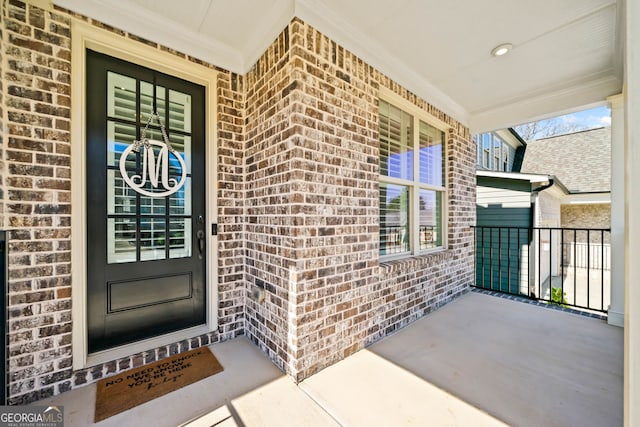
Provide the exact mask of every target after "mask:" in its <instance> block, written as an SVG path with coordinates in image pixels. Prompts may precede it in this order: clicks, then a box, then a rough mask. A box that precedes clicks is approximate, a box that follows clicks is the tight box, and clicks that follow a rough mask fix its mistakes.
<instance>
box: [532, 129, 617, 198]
mask: <svg viewBox="0 0 640 427" xmlns="http://www.w3.org/2000/svg"><path fill="white" fill-rule="evenodd" d="M520 172H522V173H531V174H548V175H555V176H556V177H558V178H559V179H560V180H561V181H562V183H563V184H564V185H565V186H566V187H567V189H568V190H569V192H570V193H572V194H575V193H601V192H610V191H611V128H610V127H604V128H597V129H591V130H586V131H581V132H575V133H571V134H567V135H559V136H554V137H550V138H544V139H537V140H532V141H529V142H527V148H526V151H525V154H524V159H523V161H522V167H521V168H520Z"/></svg>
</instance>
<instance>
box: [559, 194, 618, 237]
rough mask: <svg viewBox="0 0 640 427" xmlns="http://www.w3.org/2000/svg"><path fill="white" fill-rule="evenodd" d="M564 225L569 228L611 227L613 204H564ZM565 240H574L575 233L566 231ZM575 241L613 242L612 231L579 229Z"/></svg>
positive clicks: (562, 210)
mask: <svg viewBox="0 0 640 427" xmlns="http://www.w3.org/2000/svg"><path fill="white" fill-rule="evenodd" d="M561 219H562V227H567V228H590V229H593V228H600V229H602V228H605V229H608V228H611V204H610V203H595V204H588V205H562V207H561ZM565 240H568V241H570V242H572V241H574V236H573V233H570V232H565ZM575 241H576V242H582V243H587V242H588V243H591V244H594V243H595V244H597V243H600V242H604V243H606V244H609V243H610V242H611V233H608V232H605V233H602V232H595V231H594V232H589V233H587V231H584V230H582V231H577V232H576V234H575Z"/></svg>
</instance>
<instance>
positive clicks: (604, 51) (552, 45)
mask: <svg viewBox="0 0 640 427" xmlns="http://www.w3.org/2000/svg"><path fill="white" fill-rule="evenodd" d="M53 2H54V3H55V4H57V5H60V6H62V7H65V8H67V9H70V10H74V11H76V12H79V13H82V14H84V15H87V16H90V17H92V18H95V19H98V20H100V21H102V22H105V23H107V24H109V25H112V26H114V27H118V28H122V29H124V30H126V31H129V32H131V33H134V34H137V35H139V36H141V37H145V38H147V39H150V40H154V41H157V42H159V43H162V44H164V45H167V46H169V47H172V48H174V49H176V50H179V51H182V52H185V53H187V54H190V55H192V56H195V57H198V58H200V59H202V60H205V61H207V62H210V63H213V64H216V65H218V66H221V67H223V68H226V69H228V70H230V71H234V72H237V73H240V74H244V73H246V72H247V71H248V70H249V69H250V68H251V66H252V65H253V64H254V63H255V61H256V60H257V59H258V58H259V57H260V55H261V54H262V52H263V51H264V50H265V49H266V47H267V46H268V45H269V44H270V43H271V42H272V41H273V40H274V39H275V37H276V36H277V35H278V33H279V32H280V31H282V29H283V28H284V27H285V26H286V25H287V24H288V23H289V22H290V20H291V19H292V18H293V17H294V16H298V17H299V18H301V19H303V20H304V21H306V22H308V23H310V24H311V25H314V26H315V27H316V28H318V29H319V30H320V31H322V32H323V33H325V34H326V35H328V36H329V37H331V38H333V39H334V40H336V41H337V42H338V43H340V44H342V45H344V46H345V47H346V48H348V49H350V50H352V51H353V52H354V53H356V54H357V55H359V56H360V57H362V58H363V59H364V60H366V61H367V62H369V63H370V64H371V65H373V66H375V67H377V68H378V69H380V70H381V71H383V72H385V73H386V74H388V75H389V76H390V77H392V78H394V79H395V80H397V81H398V82H400V83H401V84H403V85H404V86H406V87H407V88H409V89H410V90H412V91H414V92H415V93H417V94H418V95H420V96H422V97H424V98H426V99H427V100H429V101H430V102H432V103H433V104H435V105H436V106H437V107H439V108H440V109H442V110H444V111H445V112H447V113H449V114H451V115H453V116H454V117H456V118H457V119H458V120H460V121H462V122H463V123H465V124H467V125H469V126H471V128H472V131H477V132H479V131H485V130H491V129H496V128H500V127H505V126H509V125H515V124H518V123H521V122H524V121H527V120H531V119H537V118H541V117H548V116H551V115H554V114H556V113H560V112H567V111H571V110H575V109H578V108H580V107H584V106H589V105H594V104H597V103H602V102H604V100H605V98H606V97H607V96H609V95H613V94H616V93H619V92H620V91H621V90H622V81H623V75H622V74H623V64H622V53H623V46H622V40H623V39H624V38H623V34H622V31H623V26H622V24H621V23H622V22H624V19H623V16H622V15H621V14H622V12H621V10H622V4H621V2H622V0H482V1H478V0H456V1H443V0H393V1H391V0H182V1H175V0H53ZM505 42H508V43H512V44H513V46H514V48H513V50H512V51H511V52H510V53H509V54H507V55H505V56H503V57H497V58H496V57H493V56H491V54H490V52H491V49H493V48H494V47H495V46H496V45H498V44H500V43H505Z"/></svg>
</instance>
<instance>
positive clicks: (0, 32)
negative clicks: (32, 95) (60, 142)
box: [0, 1, 7, 228]
mask: <svg viewBox="0 0 640 427" xmlns="http://www.w3.org/2000/svg"><path fill="white" fill-rule="evenodd" d="M6 11H7V7H6V5H5V2H4V1H0V55H4V35H5V33H6V30H5V23H6V22H7V16H6ZM3 76H4V61H2V60H0V228H4V176H5V173H6V172H5V163H4V146H5V143H6V140H5V133H6V129H5V126H4V125H5V118H4V112H5V108H4V102H5V94H4V90H5V84H4V78H3Z"/></svg>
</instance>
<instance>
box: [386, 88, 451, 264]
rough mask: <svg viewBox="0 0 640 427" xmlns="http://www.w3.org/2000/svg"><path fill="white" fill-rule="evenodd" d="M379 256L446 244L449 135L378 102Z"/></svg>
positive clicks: (411, 115) (387, 103) (416, 251)
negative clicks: (445, 155)
mask: <svg viewBox="0 0 640 427" xmlns="http://www.w3.org/2000/svg"><path fill="white" fill-rule="evenodd" d="M379 114H380V255H381V256H386V255H398V254H412V253H413V254H418V253H420V252H424V251H428V250H429V249H436V248H441V247H443V245H444V228H443V220H444V205H445V200H446V188H445V162H444V153H445V133H444V132H443V131H442V130H440V129H438V128H436V127H434V126H432V125H430V124H429V123H427V122H426V121H424V120H422V119H421V117H420V115H419V114H410V113H408V112H406V111H404V110H402V109H400V108H398V107H396V106H395V105H392V104H390V103H389V102H387V101H384V100H380V113H379Z"/></svg>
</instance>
